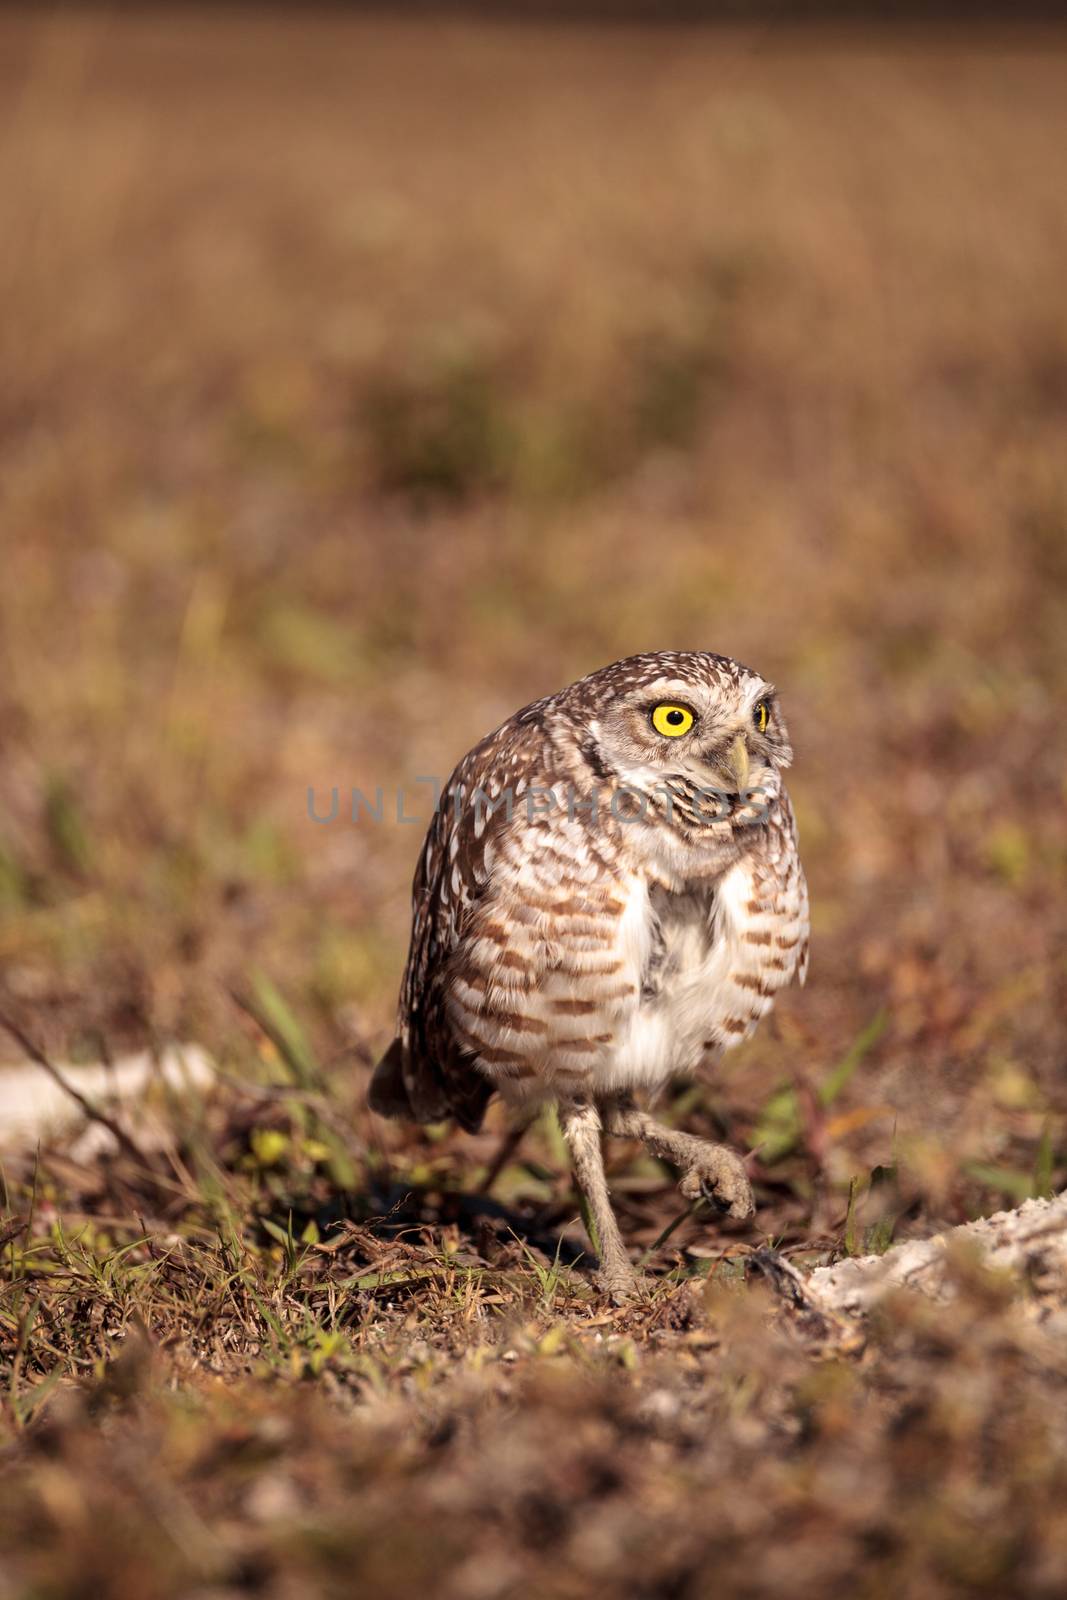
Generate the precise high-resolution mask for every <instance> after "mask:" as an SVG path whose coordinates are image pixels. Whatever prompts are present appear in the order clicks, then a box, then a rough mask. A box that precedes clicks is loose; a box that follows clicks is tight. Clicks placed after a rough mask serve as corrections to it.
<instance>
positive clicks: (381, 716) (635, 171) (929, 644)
mask: <svg viewBox="0 0 1067 1600" xmlns="http://www.w3.org/2000/svg"><path fill="white" fill-rule="evenodd" d="M2 28H3V37H4V48H3V51H2V52H0V60H2V63H3V66H2V73H3V82H2V85H0V99H2V103H3V105H4V108H5V109H4V112H3V143H2V150H0V160H2V181H0V241H2V243H0V282H2V290H0V294H2V303H3V306H4V314H3V322H2V329H0V370H2V371H3V373H4V382H3V394H2V401H0V405H2V423H0V426H2V434H0V439H2V450H3V464H4V472H3V505H2V518H3V521H2V528H3V574H4V578H3V584H2V588H0V606H2V641H3V645H2V647H3V674H2V684H0V730H2V736H3V743H4V761H3V767H2V772H0V804H2V810H0V852H2V853H0V864H2V871H0V885H2V894H3V914H4V920H3V924H2V927H0V951H2V957H3V974H2V979H0V982H2V985H3V989H2V995H3V1005H4V1006H5V1007H6V1008H7V1010H8V1012H9V1014H12V1015H16V1016H17V1017H19V1018H21V1020H22V1021H23V1022H24V1023H26V1024H30V1023H32V1025H33V1027H34V1028H35V1029H36V1030H37V1032H38V1035H39V1037H40V1038H41V1040H42V1042H44V1043H46V1044H47V1045H48V1047H49V1048H50V1049H52V1050H54V1051H57V1052H60V1053H62V1054H64V1055H67V1056H72V1057H73V1058H74V1059H78V1058H79V1056H93V1057H98V1056H99V1054H100V1052H101V1048H102V1045H106V1048H107V1049H109V1050H111V1051H116V1050H118V1049H120V1048H123V1047H124V1046H125V1045H127V1044H133V1043H140V1042H143V1041H144V1040H145V1039H146V1038H150V1039H151V1038H155V1039H158V1038H161V1037H169V1036H180V1037H186V1038H189V1037H192V1038H197V1039H200V1040H202V1041H203V1042H205V1043H207V1044H208V1045H209V1046H210V1047H211V1048H212V1049H213V1050H215V1051H217V1052H218V1053H219V1054H220V1056H221V1057H222V1058H223V1059H225V1058H226V1057H227V1055H228V1053H231V1041H232V1039H233V1036H234V1032H235V1029H236V1028H237V1027H238V1023H237V1019H236V1018H235V1013H234V1011H233V1007H232V1005H231V1003H230V1001H229V999H228V996H227V994H226V989H227V987H228V986H229V985H232V984H238V985H240V984H241V983H243V982H245V981H247V979H248V976H249V973H250V972H252V971H263V972H265V973H267V974H268V975H269V976H270V977H271V978H272V979H273V981H274V983H275V984H276V985H277V986H278V988H279V989H280V990H281V991H282V992H283V993H284V994H285V996H286V997H287V1000H288V1002H289V1004H290V1005H291V1006H292V1007H293V1008H294V1010H295V1011H296V1012H297V1013H298V1014H299V1015H300V1016H301V1017H302V1018H303V1020H304V1023H305V1025H306V1026H307V1027H308V1028H310V1029H311V1030H312V1032H313V1033H314V1034H315V1036H316V1038H317V1039H318V1040H319V1042H320V1045H321V1048H322V1049H323V1050H324V1051H325V1052H326V1053H327V1054H330V1053H332V1052H336V1051H340V1050H343V1049H344V1048H345V1047H346V1046H350V1045H351V1044H352V1042H353V1040H356V1041H358V1042H359V1043H360V1044H362V1045H363V1046H365V1048H366V1049H367V1050H369V1051H372V1050H373V1049H374V1048H375V1047H377V1046H378V1045H380V1043H381V1042H382V1041H383V1040H385V1039H386V1037H387V1036H388V1033H389V1027H390V1020H391V1008H392V1005H393V999H394V993H395V987H396V982H397V978H398V974H399V970H400V966H401V964H402V959H403V953H404V945H405V939H406V933H407V897H408V884H409V880H410V873H411V869H412V865H413V861H414V857H415V854H416V851H417V845H418V838H419V831H420V830H419V829H418V828H415V827H409V826H402V825H396V824H395V823H391V822H390V821H388V820H387V821H385V822H383V823H382V824H380V825H372V824H370V823H369V822H368V821H367V820H366V819H365V818H364V820H363V821H362V822H361V823H360V824H359V825H358V826H353V825H351V824H350V823H348V822H346V821H345V818H344V806H343V803H342V815H341V818H340V819H339V820H338V822H337V823H336V824H333V825H331V826H329V827H323V826H316V825H314V824H313V823H312V822H310V821H309V818H308V811H307V791H308V789H309V787H313V788H314V789H315V791H316V794H317V796H318V801H317V803H318V804H319V806H320V808H322V807H324V806H325V805H326V804H327V800H328V794H329V789H330V787H331V786H332V785H335V784H336V785H338V786H339V788H340V791H341V794H342V796H347V795H348V793H349V791H350V789H351V787H352V786H357V787H359V788H361V789H363V790H364V791H365V792H366V793H368V794H370V795H373V792H374V790H375V788H376V787H377V786H378V785H382V786H383V787H384V789H385V792H386V794H387V795H389V796H390V802H389V804H390V805H391V804H392V798H391V797H392V796H393V794H394V793H395V791H396V790H397V788H398V787H405V786H406V788H407V790H408V792H409V801H408V811H409V813H412V814H416V815H420V816H422V817H425V815H426V814H427V802H426V793H427V791H426V790H425V788H422V789H420V787H419V786H418V785H417V784H415V783H414V780H415V779H416V778H417V777H418V776H420V775H427V774H437V775H439V776H444V775H447V773H448V771H449V770H450V767H451V765H452V763H453V761H454V760H455V759H456V758H457V757H458V756H459V755H460V754H461V753H462V752H463V751H464V750H465V749H466V748H467V747H468V746H469V744H470V743H472V742H473V741H474V740H475V739H476V738H477V737H479V736H480V735H481V734H482V733H483V732H485V731H487V730H488V729H489V728H490V727H492V726H494V725H495V724H496V723H497V722H498V721H499V720H501V719H502V718H503V717H504V716H506V715H507V714H509V713H510V711H511V710H513V709H514V708H515V707H516V706H517V705H519V704H522V703H523V702H524V701H526V700H528V699H531V698H534V697H536V696H538V695H540V694H542V693H544V692H548V691H551V690H552V689H554V688H556V687H559V686H560V685H562V684H563V683H564V682H566V681H568V680H569V679H571V678H572V677H575V676H577V675H579V674H581V673H582V672H584V671H586V670H589V669H591V668H593V667H594V666H597V665H599V664H601V663H603V662H605V661H608V660H611V659H613V658H615V657H617V656H620V655H623V654H626V653H628V652H631V651H635V650H640V649H647V648H658V647H698V648H713V649H717V650H722V651H726V652H729V653H733V654H736V655H737V656H739V657H740V658H741V659H743V660H749V661H752V662H754V663H756V664H758V665H759V667H760V668H761V670H763V671H764V672H765V673H767V674H768V675H771V676H773V677H774V679H775V680H776V681H777V682H778V684H779V685H780V687H781V689H782V692H783V694H784V696H785V701H786V704H787V707H788V710H789V714H790V718H791V722H792V725H793V730H794V737H795V744H796V747H797V751H798V760H797V765H796V769H795V773H794V776H793V781H792V788H793V791H794V793H795V795H796V798H797V801H798V806H799V812H800V818H801V824H802V832H803V844H804V855H805V860H806V862H807V866H808V870H809V876H810V878H811V883H812V894H813V902H814V919H815V941H814V965H813V970H812V978H811V982H810V986H809V988H808V990H807V992H806V993H805V994H804V995H803V996H793V997H791V998H790V999H789V1001H788V1003H787V1004H785V1005H784V1006H782V1008H781V1009H780V1012H779V1016H778V1018H777V1020H776V1021H775V1022H774V1023H773V1024H772V1025H771V1026H770V1027H767V1028H765V1029H764V1030H763V1032H762V1035H761V1036H760V1037H759V1038H758V1039H757V1040H755V1041H754V1042H753V1043H752V1044H751V1045H750V1046H748V1047H747V1048H746V1050H745V1051H744V1052H743V1053H742V1054H740V1055H738V1056H736V1057H735V1058H732V1059H731V1060H730V1062H729V1063H728V1065H727V1067H726V1068H725V1069H724V1074H723V1084H724V1085H725V1087H721V1088H719V1089H716V1090H715V1091H714V1092H715V1093H716V1094H718V1095H721V1096H723V1097H725V1099H726V1100H727V1101H736V1103H737V1106H738V1108H739V1112H740V1115H741V1117H742V1122H743V1124H744V1126H745V1130H746V1132H747V1133H748V1134H749V1135H751V1134H752V1133H753V1131H754V1128H755V1120H754V1119H756V1117H757V1115H758V1113H759V1109H760V1107H761V1106H764V1105H765V1104H766V1101H767V1097H768V1095H769V1094H771V1093H772V1092H773V1091H774V1090H775V1088H776V1087H777V1086H779V1085H780V1084H786V1085H792V1086H794V1087H796V1086H798V1085H799V1086H804V1085H808V1086H809V1087H810V1086H811V1085H818V1083H819V1082H820V1081H821V1079H822V1076H823V1075H824V1074H825V1073H826V1071H827V1070H828V1069H829V1068H830V1067H832V1065H833V1063H835V1062H836V1061H838V1060H839V1059H840V1058H841V1057H842V1055H843V1054H844V1053H845V1052H846V1051H847V1049H848V1048H849V1046H850V1044H851V1043H852V1041H853V1040H854V1039H855V1038H856V1037H857V1035H858V1034H859V1033H860V1032H861V1030H862V1029H863V1027H864V1025H865V1024H867V1023H868V1022H869V1021H870V1020H871V1018H872V1017H873V1016H874V1015H875V1014H876V1013H877V1012H879V1011H884V1012H885V1013H886V1022H887V1025H886V1029H885V1032H884V1033H883V1035H882V1037H881V1038H880V1040H879V1041H878V1043H877V1046H876V1047H875V1048H874V1050H873V1052H872V1053H871V1055H870V1057H869V1058H868V1059H867V1061H866V1062H865V1065H864V1069H863V1072H862V1074H860V1076H859V1077H858V1078H857V1079H856V1081H854V1082H853V1083H852V1084H850V1086H849V1089H848V1095H849V1096H850V1097H851V1098H852V1099H853V1100H854V1101H855V1105H854V1106H853V1110H856V1111H857V1112H858V1113H859V1115H857V1117H854V1118H852V1119H848V1118H846V1120H845V1123H844V1124H842V1125H841V1127H840V1130H839V1132H838V1133H837V1134H835V1135H834V1136H833V1138H832V1139H831V1144H832V1145H833V1149H832V1150H831V1151H830V1152H829V1154H830V1156H831V1158H832V1161H831V1165H832V1168H833V1175H834V1177H835V1180H836V1181H837V1182H838V1183H841V1182H843V1181H844V1180H846V1179H847V1177H848V1175H849V1173H850V1172H851V1171H852V1170H853V1169H854V1168H855V1169H857V1170H858V1169H859V1168H860V1167H863V1166H864V1165H866V1166H868V1167H869V1166H870V1164H871V1161H872V1160H873V1159H874V1158H877V1159H879V1160H886V1161H888V1160H889V1159H890V1157H891V1144H892V1140H893V1138H894V1129H895V1130H896V1137H897V1139H898V1141H899V1140H900V1139H901V1138H903V1137H904V1136H905V1135H906V1136H907V1137H909V1138H910V1137H914V1138H915V1140H916V1141H917V1148H918V1147H921V1148H922V1159H921V1161H920V1163H919V1164H920V1167H921V1168H922V1170H923V1172H924V1173H925V1177H924V1179H923V1182H924V1183H926V1182H929V1183H932V1184H933V1185H934V1190H935V1191H936V1192H937V1195H938V1200H939V1203H940V1205H942V1206H946V1205H947V1206H949V1207H950V1208H955V1209H956V1210H957V1211H959V1210H961V1209H966V1208H967V1207H968V1206H970V1207H973V1206H974V1205H975V1204H976V1203H977V1202H978V1201H979V1199H980V1198H981V1196H979V1195H977V1194H976V1193H975V1191H974V1186H973V1183H972V1184H971V1185H970V1186H969V1187H968V1183H967V1181H966V1180H965V1178H962V1177H961V1174H962V1173H963V1166H961V1165H960V1163H963V1164H964V1166H965V1164H966V1163H967V1162H968V1161H969V1162H972V1163H980V1164H982V1165H983V1166H986V1167H989V1166H992V1167H998V1166H1000V1167H1003V1168H1005V1169H1006V1170H1009V1177H1008V1178H1006V1179H1005V1182H1008V1183H1010V1182H1015V1183H1016V1186H1018V1185H1019V1184H1020V1183H1021V1182H1022V1181H1023V1179H1022V1178H1020V1176H1019V1174H1020V1172H1023V1171H1025V1170H1028V1168H1029V1165H1031V1164H1032V1160H1033V1159H1034V1152H1036V1151H1037V1150H1038V1147H1039V1145H1040V1143H1041V1140H1042V1138H1043V1137H1044V1138H1045V1140H1046V1145H1047V1143H1048V1140H1049V1139H1051V1140H1052V1144H1053V1146H1054V1149H1055V1160H1056V1163H1057V1171H1058V1172H1060V1173H1061V1174H1062V1148H1063V1122H1062V1115H1063V1110H1064V1087H1063V1073H1062V1062H1063V1048H1064V1024H1063V998H1064V969H1063V955H1064V935H1065V919H1064V912H1063V900H1064V897H1063V889H1064V872H1065V829H1064V815H1063V803H1064V794H1065V789H1064V784H1065V775H1064V764H1063V745H1062V739H1061V737H1060V726H1059V723H1060V717H1059V706H1060V701H1061V698H1062V695H1063V692H1064V686H1065V676H1067V635H1065V628H1064V621H1065V617H1064V603H1065V580H1067V548H1065V533H1067V522H1065V519H1067V458H1065V453H1064V448H1063V439H1064V423H1065V419H1067V299H1065V297H1064V293H1063V284H1064V268H1065V263H1067V208H1065V207H1064V205H1063V195H1062V151H1063V148H1064V137H1065V134H1067V96H1065V93H1064V90H1065V87H1067V58H1065V56H1064V53H1063V49H1062V46H1063V44H1064V42H1067V35H1065V36H1064V37H1063V39H1060V38H1057V37H1056V36H1054V35H1049V34H1048V33H1043V34H1041V35H1039V36H1035V39H1034V41H1033V43H1031V44H1029V45H1028V44H1027V42H1026V36H1025V35H1022V36H1013V38H1012V40H1011V41H1010V48H1009V47H1008V45H1007V44H1006V45H1005V47H1004V48H998V47H997V44H996V41H995V37H993V38H991V36H990V35H989V34H988V33H983V34H981V35H977V36H975V39H974V40H969V39H968V36H967V35H966V34H965V33H962V32H960V33H956V34H944V33H942V34H931V35H923V34H915V33H912V34H900V35H898V34H894V33H892V32H891V31H890V32H886V33H880V34H878V35H872V36H870V37H869V38H868V37H865V36H864V35H862V34H859V35H857V34H856V33H854V32H853V33H850V34H847V35H842V36H839V37H835V36H834V35H832V34H826V33H813V32H811V31H809V32H806V33H796V34H790V33H789V32H788V31H783V30H782V29H766V28H753V29H748V30H745V29H734V30H729V29H720V30H715V29H708V30H700V29H666V30H663V31H657V30H655V29H647V30H634V29H612V30H604V31H598V30H596V29H593V28H587V29H583V28H579V27H574V28H566V27H562V28H554V29H542V30H538V29H535V28H521V27H507V28H503V27H502V28H493V27H490V26H481V25H465V24H462V23H457V22H451V23H445V22H441V23H430V22H426V23H422V24H411V25H404V24H401V23H396V24H390V23H388V22H385V21H382V20H365V19H346V18H345V17H344V16H343V15H336V14H335V15H330V16H321V17H315V16H314V15H312V16H310V17H306V16H303V15H301V16H300V17H299V18H297V17H295V16H290V17H287V16H286V15H285V14H284V13H283V14H270V15H269V17H268V18H266V19H263V20H260V21H258V22H257V21H255V20H254V19H251V18H249V17H248V16H243V17H242V16H240V15H227V14H222V15H215V16H213V15H209V14H207V13H192V14H182V13H174V14H168V13H166V12H165V11H164V12H150V13H147V14H145V15H138V14H137V13H130V14H127V13H118V12H115V13H107V12H100V13H98V14H97V13H92V12H89V13H63V12H57V13H54V14H42V13H36V12H32V13H25V14H23V15H21V16H19V15H18V14H11V13H8V14H5V18H4V21H3V24H2ZM420 807H421V809H420ZM353 1070H354V1071H358V1070H359V1069H357V1068H353ZM846 1103H847V1101H846ZM865 1118H866V1120H864V1119H865ZM949 1146H951V1147H952V1150H953V1158H952V1160H951V1161H950V1162H948V1164H947V1165H946V1163H945V1161H944V1160H943V1159H942V1158H943V1155H944V1152H945V1150H946V1149H947V1148H948V1147H949ZM957 1157H958V1160H957ZM1045 1165H1046V1169H1047V1167H1048V1160H1047V1157H1046V1161H1045ZM1010 1174H1014V1177H1012V1176H1011V1175H1010ZM957 1180H960V1182H962V1188H960V1187H959V1186H958V1184H957ZM954 1184H957V1187H956V1188H955V1189H954V1188H953V1185H954Z"/></svg>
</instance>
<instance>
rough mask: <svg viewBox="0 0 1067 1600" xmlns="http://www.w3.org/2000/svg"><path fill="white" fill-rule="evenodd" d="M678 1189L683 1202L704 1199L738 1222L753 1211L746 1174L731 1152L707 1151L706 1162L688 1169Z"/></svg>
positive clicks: (750, 1186)
mask: <svg viewBox="0 0 1067 1600" xmlns="http://www.w3.org/2000/svg"><path fill="white" fill-rule="evenodd" d="M678 1187H679V1189H680V1190H681V1192H682V1194H684V1195H685V1197H686V1199H687V1200H708V1201H710V1202H711V1203H712V1204H713V1205H714V1206H715V1207H716V1208H717V1209H718V1210H719V1211H721V1212H723V1213H724V1214H725V1215H726V1216H730V1217H737V1218H738V1219H739V1220H741V1221H743V1220H744V1218H745V1217H750V1216H751V1215H752V1213H753V1211H755V1209H756V1207H755V1202H754V1201H753V1198H752V1185H751V1184H750V1183H749V1181H748V1174H747V1172H746V1171H745V1169H744V1166H743V1164H742V1162H741V1160H740V1158H739V1157H738V1156H735V1155H734V1153H733V1151H732V1150H714V1149H713V1150H709V1152H708V1159H707V1161H706V1162H705V1163H702V1165H701V1166H694V1167H691V1168H690V1169H689V1171H688V1172H687V1173H686V1174H685V1175H684V1177H683V1178H682V1181H681V1183H680V1184H679V1185H678Z"/></svg>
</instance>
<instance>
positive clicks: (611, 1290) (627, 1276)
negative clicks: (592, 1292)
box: [593, 1267, 641, 1306]
mask: <svg viewBox="0 0 1067 1600" xmlns="http://www.w3.org/2000/svg"><path fill="white" fill-rule="evenodd" d="M593 1287H594V1289H596V1290H597V1291H598V1293H600V1294H602V1295H604V1297H605V1298H606V1299H608V1300H610V1301H611V1303H612V1305H613V1306H624V1305H627V1304H629V1302H631V1301H633V1300H637V1299H639V1298H640V1295H641V1279H640V1277H639V1276H638V1274H637V1273H636V1272H635V1271H634V1269H633V1268H632V1267H629V1268H622V1267H600V1268H598V1270H597V1271H596V1272H594V1273H593Z"/></svg>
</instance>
